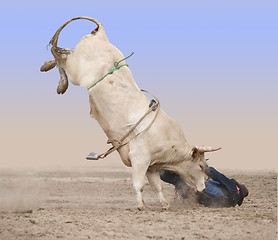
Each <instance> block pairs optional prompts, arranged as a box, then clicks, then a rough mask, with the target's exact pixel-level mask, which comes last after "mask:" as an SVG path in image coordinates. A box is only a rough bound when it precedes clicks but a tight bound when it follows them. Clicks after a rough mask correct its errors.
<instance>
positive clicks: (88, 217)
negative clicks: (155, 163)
mask: <svg viewBox="0 0 278 240" xmlns="http://www.w3.org/2000/svg"><path fill="white" fill-rule="evenodd" d="M228 176H229V177H234V178H236V179H238V180H239V182H242V183H244V184H245V185H246V186H247V187H248V189H249V191H250V195H249V196H248V197H247V198H246V199H245V201H244V203H243V205H242V206H241V207H235V208H225V209H223V208H222V209H211V208H206V207H203V206H200V205H198V204H196V203H193V202H189V203H188V202H185V203H181V202H179V201H174V200H171V199H172V198H173V196H174V188H173V186H170V185H169V184H163V186H164V193H165V196H166V198H167V199H168V200H169V201H170V203H171V204H172V207H171V209H170V210H169V211H162V210H161V207H160V204H159V202H158V200H157V198H156V196H155V195H154V193H153V191H152V190H151V187H150V185H146V187H145V189H144V193H145V194H144V196H145V201H146V203H147V204H148V205H149V206H150V207H151V210H148V211H138V210H137V209H136V199H135V192H134V190H133V188H132V182H131V175H130V172H129V171H117V170H113V171H107V170H101V169H98V170H83V171H36V172H26V171H25V172H15V171H0V239H5V240H6V239H17V240H21V239H28V240H30V239H47V240H49V239H221V240H222V239H236V240H240V239H265V240H269V239H277V173H264V174H262V173H260V174H254V173H253V174H251V173H249V174H247V173H246V174H242V173H241V174H230V175H228Z"/></svg>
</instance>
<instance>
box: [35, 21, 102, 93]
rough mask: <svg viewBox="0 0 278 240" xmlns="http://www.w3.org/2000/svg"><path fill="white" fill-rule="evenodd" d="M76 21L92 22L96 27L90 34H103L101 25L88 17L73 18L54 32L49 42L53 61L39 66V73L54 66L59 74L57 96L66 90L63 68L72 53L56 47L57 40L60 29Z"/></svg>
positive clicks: (66, 80)
mask: <svg viewBox="0 0 278 240" xmlns="http://www.w3.org/2000/svg"><path fill="white" fill-rule="evenodd" d="M78 19H86V20H89V21H92V22H94V23H95V24H96V25H97V28H96V29H95V30H93V31H92V32H91V34H96V33H97V32H98V31H103V32H104V29H103V26H102V24H101V23H100V22H99V21H97V20H95V19H93V18H89V17H75V18H72V19H70V20H69V21H67V22H65V23H64V24H63V25H62V26H61V27H60V28H59V29H58V30H57V31H56V33H55V34H54V36H53V37H52V39H51V40H50V42H49V45H52V47H51V53H52V54H53V56H54V59H52V60H48V61H46V62H45V63H44V64H43V65H42V66H41V69H40V70H41V72H47V71H49V70H51V69H52V68H54V67H55V66H57V67H58V69H59V73H60V81H59V85H58V87H57V93H58V94H63V93H65V92H66V90H67V88H68V77H67V74H66V72H65V69H64V67H63V66H64V63H65V62H66V60H67V58H68V56H69V55H71V54H72V52H73V51H72V50H71V49H68V48H65V49H63V48H60V47H58V46H57V44H58V38H59V35H60V33H61V31H62V29H63V28H64V27H65V26H66V25H67V24H69V23H70V22H72V21H74V20H78Z"/></svg>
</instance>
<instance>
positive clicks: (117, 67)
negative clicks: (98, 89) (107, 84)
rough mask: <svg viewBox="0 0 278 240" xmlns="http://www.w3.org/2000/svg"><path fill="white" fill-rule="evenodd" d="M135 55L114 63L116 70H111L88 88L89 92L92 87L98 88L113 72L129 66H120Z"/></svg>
mask: <svg viewBox="0 0 278 240" xmlns="http://www.w3.org/2000/svg"><path fill="white" fill-rule="evenodd" d="M133 54H134V52H133V53H131V54H130V55H129V56H128V57H126V58H124V59H122V60H120V61H118V62H114V68H113V69H112V70H110V71H109V72H108V73H107V74H106V75H104V76H103V77H102V78H101V79H99V80H98V81H96V82H95V83H94V84H93V85H92V86H91V87H89V88H88V90H90V89H91V88H92V87H94V86H96V85H97V84H98V83H99V82H101V81H102V80H103V79H104V78H106V77H107V76H108V75H110V74H112V73H113V72H115V71H117V70H119V69H120V68H121V67H124V66H128V64H123V65H120V66H119V63H120V62H122V61H124V60H126V59H128V58H130V57H131V56H132V55H133Z"/></svg>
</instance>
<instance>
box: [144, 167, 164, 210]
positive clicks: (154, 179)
mask: <svg viewBox="0 0 278 240" xmlns="http://www.w3.org/2000/svg"><path fill="white" fill-rule="evenodd" d="M147 178H148V181H149V183H150V184H151V186H152V188H153V190H154V192H155V194H156V195H157V197H158V199H159V201H160V203H161V205H162V208H163V209H164V210H167V209H169V208H170V204H169V203H168V202H167V200H166V199H165V198H164V196H163V193H162V185H161V179H160V175H159V171H156V172H151V171H149V170H148V171H147Z"/></svg>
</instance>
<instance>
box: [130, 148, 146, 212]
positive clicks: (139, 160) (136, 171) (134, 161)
mask: <svg viewBox="0 0 278 240" xmlns="http://www.w3.org/2000/svg"><path fill="white" fill-rule="evenodd" d="M129 159H130V160H131V165H132V181H133V187H134V190H135V192H136V197H137V203H138V209H139V210H142V209H144V208H149V207H148V206H147V205H146V204H145V202H144V200H143V195H142V192H143V189H144V185H145V176H146V172H147V169H148V167H149V161H146V159H147V158H146V156H144V154H138V152H136V151H134V149H132V150H131V151H130V152H129ZM143 159H144V160H143Z"/></svg>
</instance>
